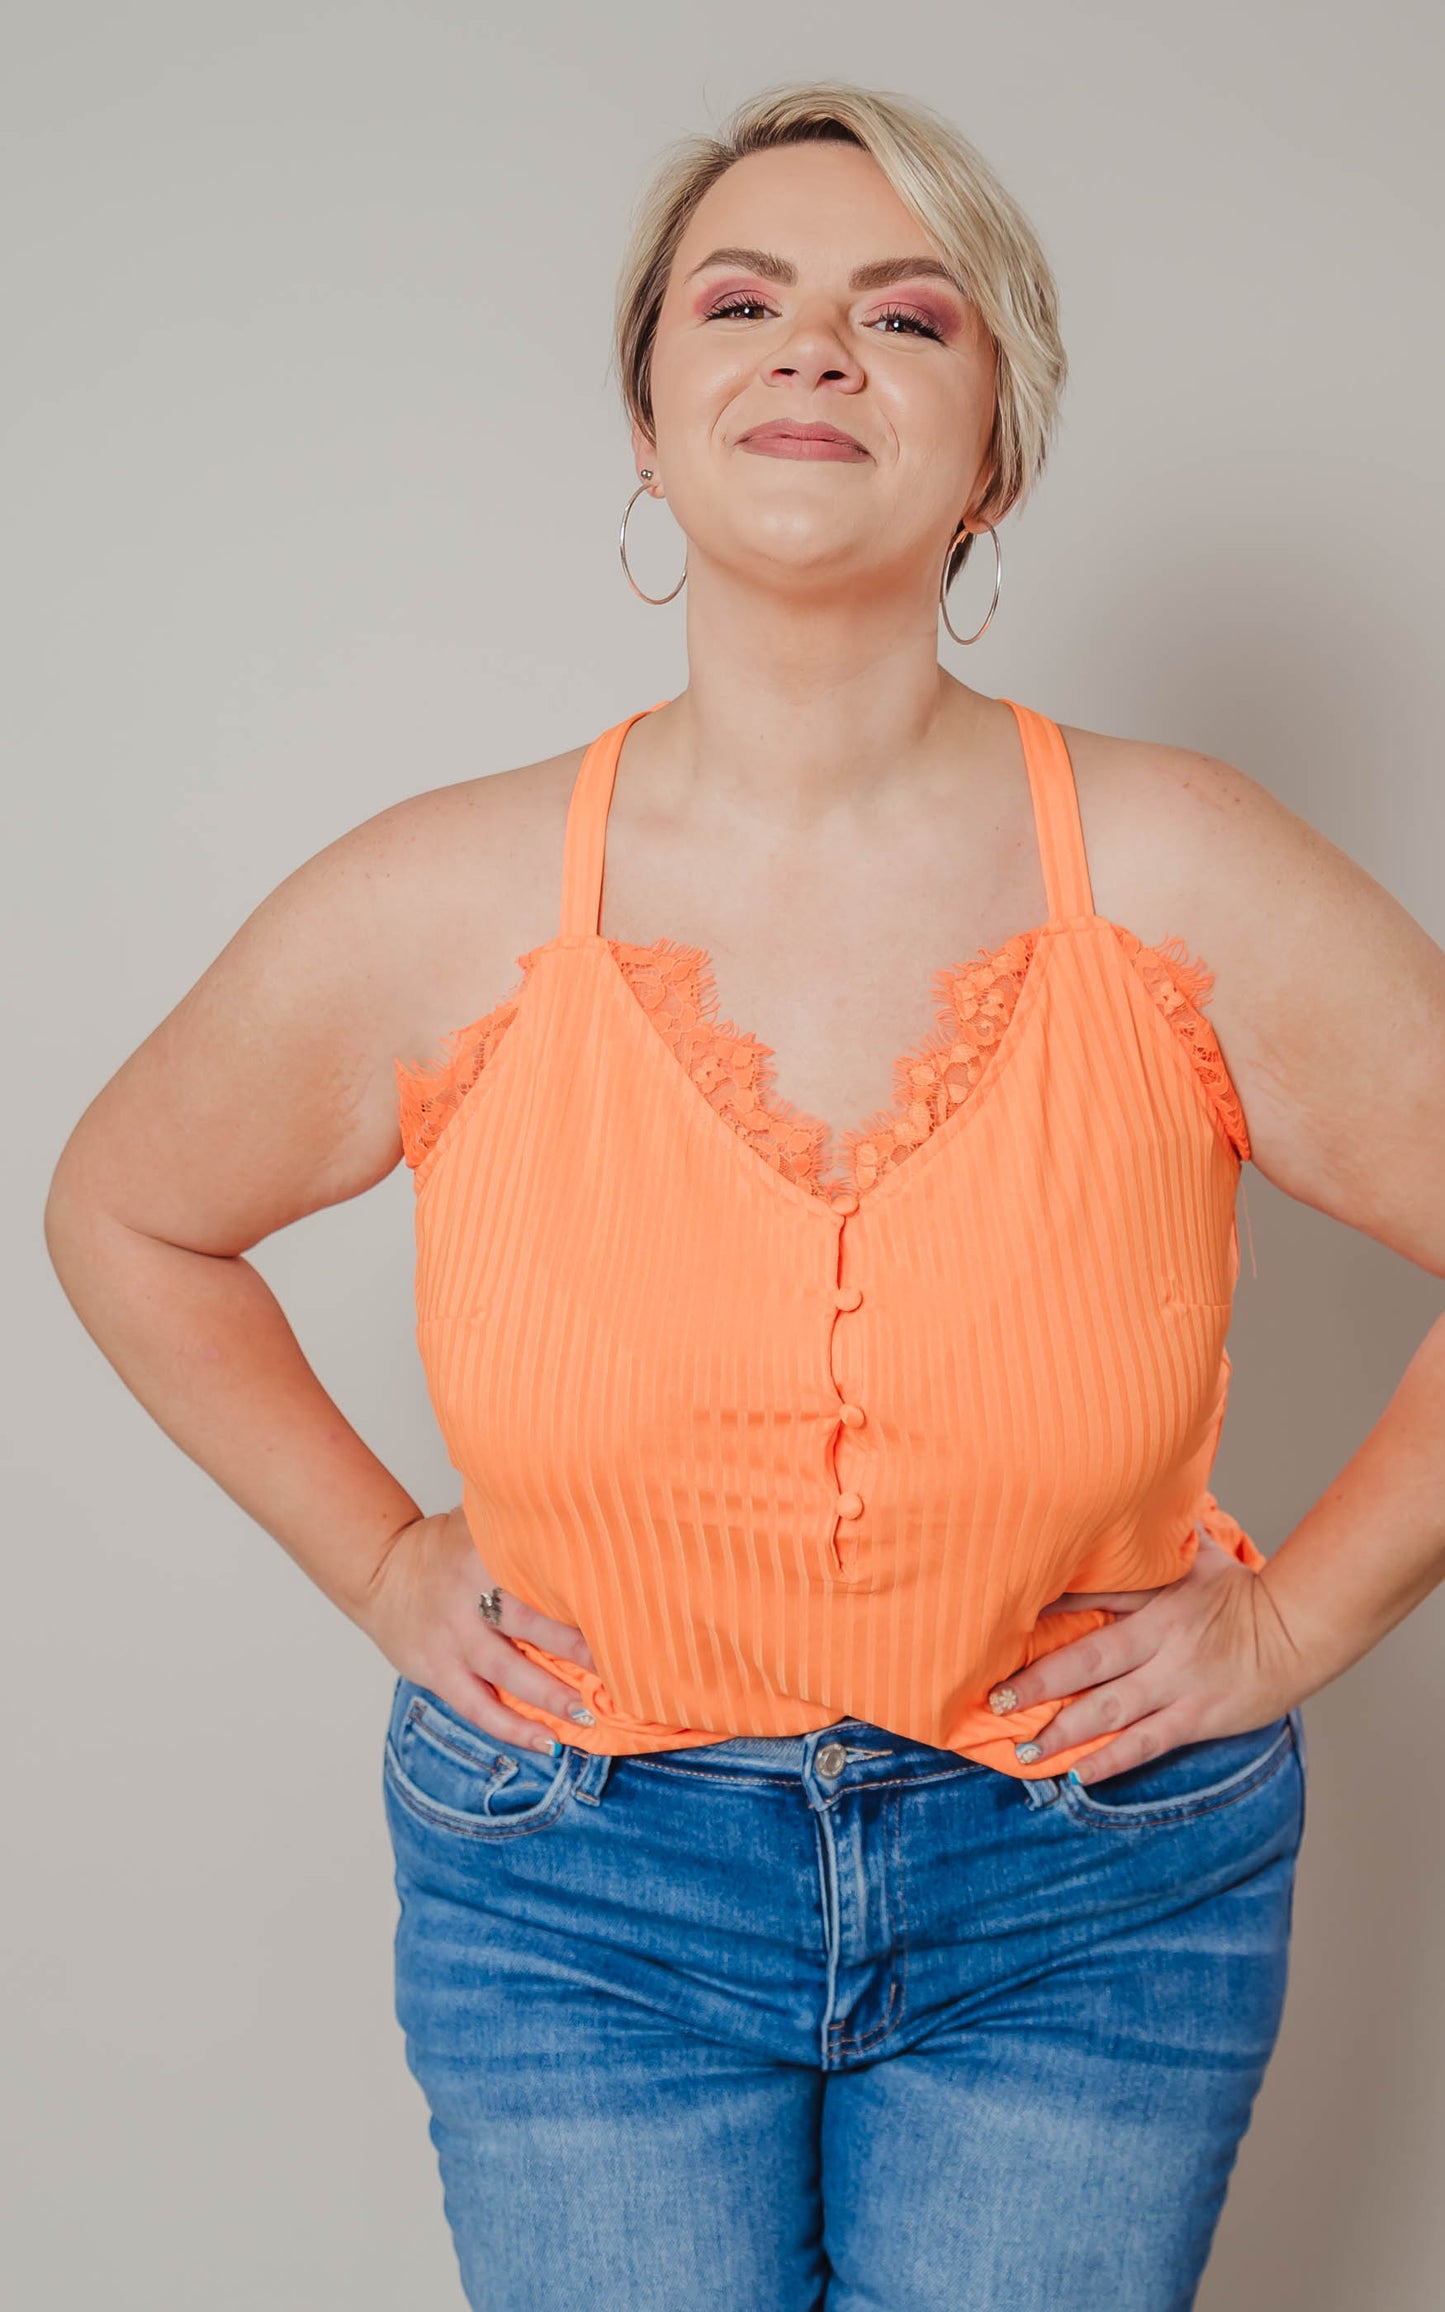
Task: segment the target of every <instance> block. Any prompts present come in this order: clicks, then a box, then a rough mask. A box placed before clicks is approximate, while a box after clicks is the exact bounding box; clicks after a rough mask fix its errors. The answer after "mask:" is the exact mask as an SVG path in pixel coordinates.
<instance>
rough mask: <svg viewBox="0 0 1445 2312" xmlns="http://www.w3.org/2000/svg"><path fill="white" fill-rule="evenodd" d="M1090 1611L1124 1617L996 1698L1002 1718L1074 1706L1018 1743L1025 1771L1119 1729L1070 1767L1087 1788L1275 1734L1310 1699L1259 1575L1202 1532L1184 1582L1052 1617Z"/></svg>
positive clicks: (1093, 1601)
mask: <svg viewBox="0 0 1445 2312" xmlns="http://www.w3.org/2000/svg"><path fill="white" fill-rule="evenodd" d="M1085 1606H1104V1607H1107V1608H1109V1609H1110V1610H1111V1611H1113V1612H1114V1613H1116V1614H1117V1616H1118V1619H1117V1620H1116V1621H1113V1622H1110V1623H1108V1624H1107V1625H1106V1626H1105V1627H1104V1628H1103V1629H1098V1630H1091V1631H1089V1632H1088V1634H1087V1635H1086V1636H1084V1637H1082V1638H1075V1639H1073V1640H1072V1641H1071V1642H1070V1643H1069V1644H1068V1645H1066V1646H1060V1647H1059V1648H1058V1649H1057V1651H1056V1652H1054V1653H1052V1654H1046V1655H1044V1656H1043V1657H1042V1658H1041V1659H1040V1660H1038V1661H1036V1662H1032V1663H1030V1665H1029V1667H1028V1668H1027V1669H1026V1670H1020V1671H1018V1672H1017V1674H1016V1675H1015V1676H1014V1677H1012V1678H1006V1679H1004V1680H1003V1681H1002V1683H1001V1684H1000V1685H998V1686H995V1687H994V1688H993V1689H992V1691H991V1693H990V1695H989V1701H990V1703H991V1704H992V1706H993V1707H994V1708H995V1709H998V1708H999V1703H998V1702H997V1701H995V1699H994V1697H995V1696H996V1695H997V1696H999V1697H1001V1698H1003V1710H1004V1711H1005V1712H1012V1711H1016V1710H1023V1709H1027V1708H1029V1707H1030V1706H1031V1705H1033V1704H1035V1703H1038V1702H1051V1701H1055V1700H1057V1699H1058V1697H1059V1696H1060V1695H1062V1694H1073V1695H1074V1696H1076V1697H1077V1698H1076V1699H1075V1700H1074V1701H1072V1702H1069V1703H1068V1704H1066V1706H1065V1707H1064V1708H1063V1709H1062V1710H1060V1711H1058V1712H1057V1713H1056V1715H1055V1716H1054V1717H1053V1718H1051V1719H1050V1720H1049V1722H1048V1724H1047V1725H1046V1726H1043V1727H1041V1728H1040V1729H1039V1730H1038V1731H1037V1732H1036V1733H1035V1734H1034V1735H1033V1736H1032V1737H1031V1738H1030V1740H1029V1741H1027V1742H1023V1743H1019V1744H1018V1745H1016V1748H1017V1752H1018V1756H1019V1758H1020V1760H1021V1762H1023V1763H1024V1764H1027V1765H1031V1766H1032V1765H1037V1764H1038V1763H1040V1761H1042V1760H1044V1759H1047V1758H1049V1757H1050V1756H1052V1755H1053V1754H1054V1753H1055V1752H1056V1751H1059V1750H1068V1749H1072V1748H1073V1747H1074V1746H1075V1745H1076V1744H1078V1743H1080V1742H1088V1741H1092V1740H1093V1739H1095V1738H1096V1737H1097V1736H1098V1735H1100V1734H1107V1733H1113V1732H1114V1731H1115V1729H1116V1728H1118V1729H1121V1731H1120V1732H1119V1733H1118V1736H1117V1739H1116V1740H1115V1741H1113V1742H1109V1743H1107V1744H1105V1745H1104V1746H1103V1747H1102V1748H1100V1749H1098V1750H1094V1751H1091V1752H1090V1753H1089V1755H1088V1757H1087V1758H1084V1759H1081V1760H1080V1761H1079V1763H1078V1765H1077V1766H1076V1767H1075V1768H1074V1772H1075V1773H1076V1774H1077V1775H1078V1778H1079V1780H1080V1781H1081V1782H1098V1781H1102V1780H1103V1779H1104V1778H1105V1777H1106V1776H1107V1775H1110V1774H1122V1773H1123V1772H1124V1771H1125V1770H1126V1769H1127V1768H1128V1767H1130V1766H1142V1765H1143V1764H1144V1762H1145V1760H1146V1759H1150V1758H1157V1757H1159V1756H1160V1754H1161V1752H1163V1751H1165V1750H1173V1749H1176V1748H1177V1747H1178V1745H1179V1744H1180V1743H1182V1742H1200V1741H1204V1740H1206V1739H1208V1738H1209V1737H1210V1736H1212V1735H1217V1734H1245V1733H1248V1732H1249V1731H1250V1730H1251V1728H1253V1727H1256V1726H1267V1725H1268V1724H1269V1722H1270V1720H1271V1719H1273V1718H1278V1717H1281V1716H1283V1714H1284V1713H1285V1711H1287V1710H1290V1709H1292V1708H1293V1707H1294V1705H1295V1703H1296V1702H1298V1701H1301V1700H1302V1699H1303V1698H1304V1693H1305V1692H1307V1691H1308V1690H1309V1689H1308V1688H1307V1687H1306V1688H1302V1687H1301V1683H1300V1664H1299V1662H1298V1659H1297V1657H1296V1656H1295V1655H1294V1653H1293V1650H1292V1648H1291V1645H1290V1641H1289V1635H1288V1632H1287V1631H1286V1629H1285V1628H1284V1625H1283V1623H1282V1622H1281V1621H1280V1619H1279V1616H1278V1614H1277V1612H1276V1611H1275V1609H1274V1607H1273V1605H1272V1603H1271V1599H1270V1593H1269V1590H1268V1587H1267V1586H1266V1584H1265V1582H1264V1580H1263V1578H1262V1575H1261V1574H1259V1573H1256V1572H1253V1571H1252V1570H1251V1569H1250V1568H1249V1567H1248V1566H1247V1565H1244V1564H1243V1563H1242V1562H1241V1561H1240V1559H1238V1558H1237V1557H1235V1556H1233V1555H1232V1553H1231V1552H1230V1551H1229V1550H1227V1549H1225V1548H1224V1547H1223V1546H1222V1544H1221V1543H1219V1542H1217V1541H1216V1540H1215V1539H1214V1538H1213V1536H1212V1535H1211V1534H1209V1533H1208V1532H1207V1531H1205V1529H1204V1528H1203V1527H1201V1528H1200V1537H1199V1548H1198V1550H1197V1552H1196V1553H1195V1556H1194V1559H1193V1561H1192V1563H1191V1564H1190V1565H1189V1566H1188V1567H1187V1569H1186V1570H1185V1572H1184V1573H1182V1574H1181V1575H1180V1576H1179V1578H1178V1580H1177V1581H1172V1582H1167V1583H1166V1584H1165V1585H1164V1586H1163V1588H1161V1589H1153V1590H1108V1591H1098V1590H1074V1591H1069V1592H1067V1593H1066V1594H1065V1595H1064V1596H1063V1597H1059V1598H1055V1599H1054V1601H1053V1603H1052V1604H1051V1605H1049V1606H1046V1607H1045V1608H1044V1611H1045V1612H1046V1613H1068V1612H1077V1611H1079V1610H1080V1609H1081V1608H1083V1607H1085ZM1084 1688H1087V1689H1088V1691H1087V1692H1085V1691H1083V1689H1084Z"/></svg>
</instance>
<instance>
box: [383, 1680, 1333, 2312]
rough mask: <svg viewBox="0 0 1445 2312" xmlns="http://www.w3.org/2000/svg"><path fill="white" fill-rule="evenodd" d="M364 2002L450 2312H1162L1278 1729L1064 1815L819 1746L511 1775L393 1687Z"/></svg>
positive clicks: (1240, 2097) (422, 1693)
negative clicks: (432, 2231) (423, 2170)
mask: <svg viewBox="0 0 1445 2312" xmlns="http://www.w3.org/2000/svg"><path fill="white" fill-rule="evenodd" d="M383 1784H384V1792H385V1803H386V1810H387V1821H388V1826H389V1829H390V1832H391V1838H392V1845H393V1851H394V1854H395V1861H396V1886H397V1892H398V1895H399V1897H400V1915H399V1918H398V1922H397V1928H396V1943H395V1953H396V2009H397V2016H398V2019H399V2021H400V2023H401V2025H402V2028H403V2031H404V2033H405V2044H406V2057H407V2062H408V2065H409V2067H410V2069H411V2071H412V2073H413V2074H414V2076H415V2077H416V2079H417V2081H418V2082H419V2084H420V2086H421V2088H422V2091H423V2093H424V2095H425V2097H426V2100H427V2103H428V2106H429V2109H430V2114H431V2137H432V2141H433V2143H434V2145H435V2147H436V2151H437V2155H438V2159H439V2163H440V2170H441V2180H442V2189H443V2196H444V2202H445V2210H446V2216H447V2220H448V2222H449V2224H450V2227H451V2233H452V2239H453V2242H454V2244H455V2248H456V2253H457V2259H458V2263H459V2266H460V2270H461V2276H462V2283H463V2287H464V2289H465V2293H466V2298H467V2302H468V2303H469V2304H470V2305H472V2306H473V2307H476V2308H478V2312H483V2308H484V2312H824V2308H826V2312H865V2308H866V2312H984V2308H985V2307H987V2312H1000V2308H1004V2312H1187V2307H1189V2306H1191V2305H1192V2304H1193V2303H1194V2301H1195V2292H1196V2289H1197V2286H1198V2283H1199V2278H1200V2274H1201V2272H1202V2271H1203V2268H1204V2264H1205V2260H1206V2258H1207V2256H1208V2254H1209V2249H1210V2244H1211V2241H1212V2238H1213V2234H1214V2229H1215V2225H1216V2222H1217V2220H1218V2216H1219V2212H1220V2209H1221V2207H1222V2205H1223V2201H1224V2194H1225V2189H1226V2185H1227V2182H1228V2179H1229V2175H1230V2171H1231V2169H1232V2167H1233V2164H1234V2160H1235V2155H1236V2152H1237V2149H1238V2145H1239V2140H1240V2138H1241V2136H1242V2135H1243V2133H1244V2131H1245V2128H1246V2127H1247V2126H1248V2124H1249V2117H1250V2110H1251V2107H1252V2104H1253V2101H1254V2097H1255V2093H1256V2091H1257V2089H1258V2087H1259V2084H1260V2081H1261V2079H1262V2077H1263V2075H1264V2070H1265V2066H1266V2064H1267V2062H1268V2060H1269V2057H1270V2055H1271V2053H1272V2052H1273V2048H1274V2044H1275V2039H1276V2035H1277V2032H1278V2028H1279V2022H1280V2016H1281V2010H1282V2007H1283V2002H1284V1995H1285V1979H1286V1970H1287V1958H1288V1947H1289V1935H1290V1922H1291V1913H1292V1908H1293V1889H1294V1870H1295V1858H1296V1855H1297V1853H1298V1850H1299V1845H1300V1841H1301V1838H1302V1835H1303V1830H1304V1798H1305V1747H1304V1732H1303V1727H1302V1724H1301V1721H1300V1714H1299V1711H1298V1710H1297V1709H1296V1710H1291V1711H1290V1712H1289V1714H1288V1715H1287V1716H1286V1717H1283V1718H1277V1719H1275V1720H1274V1721H1273V1723H1272V1724H1270V1725H1268V1726H1262V1727H1260V1728H1258V1729H1257V1730H1255V1731H1254V1732H1251V1733H1245V1734H1232V1735H1225V1736H1222V1737H1218V1738H1216V1739H1213V1740H1210V1741H1204V1742H1191V1743H1186V1744H1184V1745H1182V1746H1180V1747H1178V1748H1176V1749H1174V1750H1172V1751H1168V1752H1166V1753H1165V1755H1164V1756H1163V1757H1162V1758H1160V1759H1156V1760H1154V1761H1153V1762H1152V1763H1150V1764H1149V1765H1147V1766H1140V1767H1135V1768H1133V1769H1132V1770H1130V1771H1128V1772H1126V1773H1122V1774H1117V1775H1114V1776H1112V1777H1109V1778H1106V1779H1105V1780H1104V1781H1102V1782H1100V1783H1097V1784H1094V1785H1092V1786H1090V1787H1087V1788H1084V1787H1075V1786H1073V1785H1071V1784H1069V1783H1068V1782H1067V1781H1064V1780H1060V1779H1053V1778H1044V1779H1040V1780H1034V1781H1022V1780H1019V1779H1016V1778H1015V1777H1013V1776H1011V1775H1005V1774H1001V1773H999V1772H998V1771H997V1770H996V1769H994V1768H992V1767H988V1766H980V1765H976V1764H974V1763H972V1762H970V1761H969V1760H967V1759H963V1758H959V1757H958V1756H956V1755H955V1754H954V1753H953V1752H952V1751H947V1750H935V1749H933V1748H931V1747H930V1746H928V1745H926V1744H923V1743H918V1742H908V1741H904V1740H903V1739H902V1738H901V1737H900V1736H898V1735H896V1734H890V1733H887V1732H885V1731H884V1730H883V1729H882V1728H881V1727H878V1726H870V1725H868V1724H866V1723H864V1722H863V1721H861V1720H859V1719H856V1718H845V1719H841V1720H839V1721H838V1723H837V1724H836V1725H833V1726H829V1727H825V1728H824V1729H823V1730H822V1731H820V1732H818V1733H813V1734H806V1735H798V1736H793V1737H788V1738H785V1739H773V1738H768V1739H753V1738H751V1737H749V1738H744V1739H738V1740H729V1741H722V1742H714V1743H707V1744H703V1745H701V1746H699V1747H698V1748H695V1749H689V1750H669V1751H664V1752H658V1753H654V1754H653V1755H651V1756H647V1757H635V1758H616V1757H609V1756H601V1755H597V1756H594V1755H591V1754H589V1753H588V1752H586V1751H583V1750H576V1749H571V1748H564V1749H563V1751H562V1752H561V1754H560V1756H558V1757H555V1758H554V1757H548V1756H541V1755H538V1754H537V1753H535V1752H533V1751H530V1750H526V1749H523V1748H522V1747H521V1746H520V1745H516V1746H514V1745H512V1744H510V1743H507V1742H503V1741H499V1740H496V1739H495V1738H494V1737H492V1736H491V1735H489V1734H484V1733H482V1732H481V1731H480V1729H479V1728H477V1727H476V1726H474V1725H472V1724H471V1723H469V1722H468V1721H467V1720H466V1719H464V1718H462V1717H460V1716H459V1715H458V1714H457V1713H456V1712H454V1711H453V1710H451V1709H450V1708H448V1706H447V1705H446V1704H445V1703H443V1702H441V1701H439V1700H438V1699H437V1697H436V1696H435V1695H434V1694H431V1693H429V1692H428V1691H427V1690H426V1689H424V1688H422V1687H419V1686H417V1685H414V1684H413V1683H412V1682H411V1681H410V1680H408V1679H406V1678H401V1679H399V1680H398V1681H397V1685H396V1691H395V1697H394V1701H393V1705H392V1711H391V1721H390V1725H389V1728H388V1732H387V1741H386V1749H385V1769H384V1776H383Z"/></svg>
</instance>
